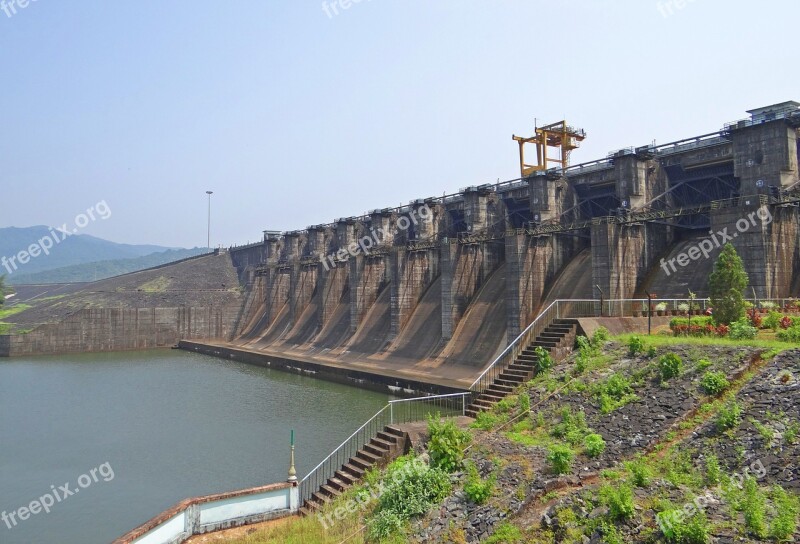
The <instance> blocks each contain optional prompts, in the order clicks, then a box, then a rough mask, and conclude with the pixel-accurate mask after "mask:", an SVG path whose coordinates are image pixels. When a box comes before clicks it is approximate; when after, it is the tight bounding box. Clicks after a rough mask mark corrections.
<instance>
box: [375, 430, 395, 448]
mask: <svg viewBox="0 0 800 544" xmlns="http://www.w3.org/2000/svg"><path fill="white" fill-rule="evenodd" d="M378 438H380V439H381V440H383V441H384V442H388V443H389V444H392V445H395V444H397V443H398V442H400V437H399V436H395V435H393V434H391V433H388V432H386V431H379V432H378Z"/></svg>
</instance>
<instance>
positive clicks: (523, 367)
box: [508, 363, 534, 376]
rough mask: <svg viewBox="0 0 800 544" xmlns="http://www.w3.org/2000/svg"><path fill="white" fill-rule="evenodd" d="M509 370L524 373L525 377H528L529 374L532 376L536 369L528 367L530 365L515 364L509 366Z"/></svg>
mask: <svg viewBox="0 0 800 544" xmlns="http://www.w3.org/2000/svg"><path fill="white" fill-rule="evenodd" d="M508 370H518V371H520V372H524V373H525V375H526V376H527V375H528V374H530V373H531V372H533V371H534V367H533V366H532V365H531V366H528V365H521V364H518V363H513V364H510V365H508Z"/></svg>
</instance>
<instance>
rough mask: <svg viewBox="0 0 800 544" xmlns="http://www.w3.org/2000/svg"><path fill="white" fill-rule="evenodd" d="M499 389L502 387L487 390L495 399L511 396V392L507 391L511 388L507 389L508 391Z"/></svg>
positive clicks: (495, 386)
mask: <svg viewBox="0 0 800 544" xmlns="http://www.w3.org/2000/svg"><path fill="white" fill-rule="evenodd" d="M499 387H500V386H497V385H493V386H491V387H490V388H489V389H487V390H486V392H487V393H488V394H490V395H491V396H493V397H502V398H505V397H507V396H508V395H510V394H511V391H508V390H507V389H511V388H510V387H509V388H507V389H500V388H499Z"/></svg>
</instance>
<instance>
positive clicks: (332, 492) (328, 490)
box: [319, 484, 342, 499]
mask: <svg viewBox="0 0 800 544" xmlns="http://www.w3.org/2000/svg"><path fill="white" fill-rule="evenodd" d="M319 492H320V493H322V494H323V495H325V496H327V497H330V498H331V499H335V498H336V497H338V496H339V495H341V494H342V492H341V491H339V490H338V489H336V488H334V487H333V486H331V485H328V484H322V487H320V488H319Z"/></svg>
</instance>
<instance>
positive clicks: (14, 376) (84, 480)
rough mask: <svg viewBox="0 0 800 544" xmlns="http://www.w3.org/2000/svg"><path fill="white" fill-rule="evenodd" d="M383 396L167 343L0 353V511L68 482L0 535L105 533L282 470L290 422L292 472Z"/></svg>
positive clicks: (19, 542) (71, 540)
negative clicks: (44, 507)
mask: <svg viewBox="0 0 800 544" xmlns="http://www.w3.org/2000/svg"><path fill="white" fill-rule="evenodd" d="M389 399H390V397H389V396H388V395H385V394H379V393H374V392H370V391H364V390H360V389H357V388H353V387H348V386H344V385H339V384H334V383H329V382H325V381H320V380H316V379H314V378H309V377H304V376H297V375H293V374H287V373H284V372H280V371H276V370H269V369H264V368H260V367H255V366H249V365H245V364H241V363H236V362H232V361H226V360H220V359H216V358H212V357H206V356H203V355H197V354H190V353H185V352H181V351H172V350H170V351H156V352H153V351H148V352H136V353H119V354H93V355H77V356H59V357H37V358H26V359H0V514H2V512H4V511H5V512H6V513H8V512H13V511H16V510H17V509H18V508H20V507H23V506H27V505H29V504H30V503H31V501H33V500H35V499H37V498H38V497H41V496H43V495H45V494H46V493H52V490H53V488H55V490H56V493H59V495H60V496H62V495H64V492H63V491H59V488H60V487H61V486H63V485H64V484H66V483H69V489H70V490H74V489H78V490H79V493H76V494H74V495H71V496H68V497H66V498H64V500H63V501H61V502H57V503H56V504H55V505H54V506H53V507H52V508H51V509H50V512H49V513H45V512H40V513H38V514H36V515H33V516H31V517H30V518H29V519H27V520H25V521H19V520H18V524H17V525H16V526H13V524H12V526H13V528H12V529H9V528H8V526H7V523H5V522H3V521H2V520H0V543H2V544H23V543H24V544H32V543H33V544H49V543H59V544H92V543H107V542H110V541H111V540H113V539H114V538H116V537H118V536H121V535H122V534H124V533H126V532H127V531H129V530H131V529H133V528H134V527H136V526H138V525H140V524H141V523H143V522H145V521H147V520H148V519H150V518H151V517H153V516H155V515H156V514H158V513H160V512H161V511H163V510H165V509H167V508H169V507H170V506H172V505H174V504H175V503H177V502H179V501H180V500H182V499H184V498H187V497H193V496H198V495H207V494H212V493H218V492H224V491H231V490H235V489H243V488H247V487H254V486H257V485H263V484H268V483H273V482H279V481H284V480H285V479H286V477H287V471H288V468H289V466H288V465H289V435H290V429H292V428H294V429H295V441H296V444H297V450H296V460H297V472H298V475H299V476H300V477H302V476H304V475H305V474H307V473H308V471H309V470H311V469H312V468H313V467H314V466H315V465H316V464H317V463H318V462H319V461H321V460H322V459H323V458H324V457H325V456H327V455H328V453H330V451H331V450H332V449H333V448H335V447H336V446H338V445H339V444H340V443H341V442H342V441H343V440H344V439H345V438H346V437H347V436H349V435H350V433H352V432H353V431H354V430H355V429H357V428H358V427H359V426H361V424H362V423H363V422H364V421H366V420H367V419H368V418H369V417H371V416H372V415H373V414H374V413H375V412H377V411H378V410H379V409H380V408H381V407H383V406H384V405H385V404H386V402H387V401H388V400H389ZM92 469H95V471H94V477H93V475H92V473H91V471H92ZM98 469H99V470H98ZM84 475H85V476H84ZM112 476H113V477H112ZM78 484H80V486H79V485H78ZM84 484H88V485H86V486H85V487H83V488H82V487H81V486H82V485H84ZM51 486H52V487H51ZM9 523H10V521H9Z"/></svg>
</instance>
